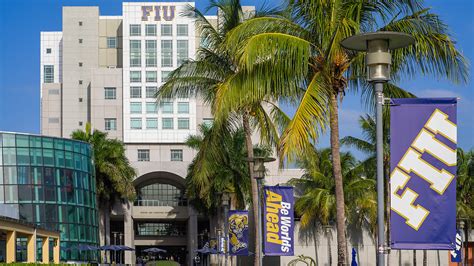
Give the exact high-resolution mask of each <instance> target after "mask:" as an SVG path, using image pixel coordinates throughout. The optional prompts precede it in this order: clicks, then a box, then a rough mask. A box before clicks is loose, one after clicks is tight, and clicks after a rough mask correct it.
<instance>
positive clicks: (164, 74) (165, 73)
mask: <svg viewBox="0 0 474 266" xmlns="http://www.w3.org/2000/svg"><path fill="white" fill-rule="evenodd" d="M170 73H171V71H161V82H167V81H168V77H169V75H170Z"/></svg>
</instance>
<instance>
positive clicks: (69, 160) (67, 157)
mask: <svg viewBox="0 0 474 266" xmlns="http://www.w3.org/2000/svg"><path fill="white" fill-rule="evenodd" d="M64 155H65V156H64V157H65V162H66V168H74V163H73V161H72V157H73V155H72V152H69V151H67V152H65V154H64Z"/></svg>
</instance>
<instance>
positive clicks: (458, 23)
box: [0, 0, 474, 149]
mask: <svg viewBox="0 0 474 266" xmlns="http://www.w3.org/2000/svg"><path fill="white" fill-rule="evenodd" d="M120 2H121V1H119V0H62V1H61V0H29V1H27V0H0V32H1V35H0V36H1V40H0V130H3V131H19V132H31V133H39V132H40V127H39V117H40V98H39V92H40V84H39V51H40V50H39V47H40V43H39V41H40V31H60V30H61V8H62V6H64V5H72V6H75V5H94V6H97V5H98V6H100V12H101V15H120V14H121V8H122V6H121V3H120ZM142 2H143V1H142ZM279 2H280V0H267V1H262V0H257V1H251V0H243V1H242V3H243V4H244V5H257V6H260V5H261V4H263V3H267V4H270V5H275V4H276V3H279ZM207 3H208V1H207V0H205V1H201V0H199V1H196V5H197V7H198V8H200V9H203V8H205V7H206V6H207ZM426 6H427V7H431V8H432V9H433V11H434V12H435V13H437V14H439V15H440V16H441V18H442V19H443V20H444V21H445V22H446V23H447V24H448V25H449V27H450V28H451V31H452V34H453V37H454V39H455V40H456V41H457V44H458V49H459V50H461V51H462V52H463V53H464V55H465V56H466V58H468V60H469V61H471V62H472V61H473V59H474V48H473V47H474V46H473V44H472V43H473V42H474V15H473V14H474V1H471V0H450V1H436V0H430V1H426ZM473 74H474V73H473V70H472V68H471V71H470V76H471V79H472V77H474V75H473ZM399 85H401V86H402V87H403V88H405V89H408V90H410V91H411V92H413V93H415V94H416V95H418V96H420V97H459V98H461V99H460V101H459V110H458V132H459V133H458V134H459V146H460V147H463V148H467V149H471V148H474V137H473V135H474V107H473V106H474V90H473V89H474V88H473V86H472V81H469V82H468V84H462V85H456V84H452V83H450V82H447V81H446V80H438V79H435V78H433V77H430V76H419V77H417V78H416V79H413V80H404V81H402V83H401V84H399ZM289 111H291V110H289ZM365 112H366V110H365V109H364V107H363V106H362V105H361V104H360V97H359V96H358V95H353V94H348V95H347V96H346V97H345V99H344V102H343V104H342V107H341V114H340V125H341V126H340V128H341V137H342V136H345V135H349V134H351V135H356V136H360V130H359V127H358V123H357V120H358V118H359V116H360V115H363V114H364V113H365ZM320 145H321V146H328V137H327V136H325V137H323V138H322V139H321V141H320Z"/></svg>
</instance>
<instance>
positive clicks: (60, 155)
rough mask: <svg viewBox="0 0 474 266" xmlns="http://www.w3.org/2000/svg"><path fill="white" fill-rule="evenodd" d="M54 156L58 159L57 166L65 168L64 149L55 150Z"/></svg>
mask: <svg viewBox="0 0 474 266" xmlns="http://www.w3.org/2000/svg"><path fill="white" fill-rule="evenodd" d="M54 157H55V159H56V161H55V165H56V167H62V168H64V151H59V150H56V151H55V152H54Z"/></svg>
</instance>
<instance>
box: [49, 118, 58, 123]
mask: <svg viewBox="0 0 474 266" xmlns="http://www.w3.org/2000/svg"><path fill="white" fill-rule="evenodd" d="M48 123H51V124H57V123H59V118H57V117H50V118H48Z"/></svg>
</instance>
